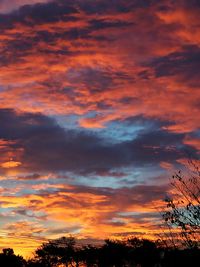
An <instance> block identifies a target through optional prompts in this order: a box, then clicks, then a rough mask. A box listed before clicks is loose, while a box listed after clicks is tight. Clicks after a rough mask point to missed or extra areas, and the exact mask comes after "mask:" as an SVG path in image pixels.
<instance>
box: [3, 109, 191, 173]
mask: <svg viewBox="0 0 200 267" xmlns="http://www.w3.org/2000/svg"><path fill="white" fill-rule="evenodd" d="M0 118H1V125H2V131H1V134H0V139H2V140H7V141H8V148H7V150H8V152H7V153H8V154H9V150H10V151H12V150H13V151H15V150H16V152H17V151H21V153H19V155H17V153H16V156H15V157H16V160H15V161H13V162H18V161H19V162H20V164H15V166H13V167H18V168H19V169H21V170H23V169H24V171H25V170H29V171H33V172H38V171H64V170H65V171H72V172H75V173H76V172H77V173H93V172H97V173H98V172H99V171H102V170H103V171H106V170H111V169H112V168H121V167H127V166H134V165H136V166H141V165H143V164H158V163H159V162H162V161H168V160H170V161H174V160H177V159H178V158H179V157H180V156H181V152H179V151H178V150H180V149H186V148H187V146H186V145H184V144H183V139H184V135H183V134H173V133H169V132H167V131H165V130H161V129H159V128H158V129H156V128H154V129H153V130H152V131H148V132H146V133H142V132H141V133H140V135H139V136H138V137H137V138H134V139H133V140H130V141H122V142H120V143H114V144H112V143H109V142H108V140H105V139H104V138H102V137H100V136H98V134H94V133H92V132H91V131H83V130H82V131H81V130H65V129H64V128H62V127H61V126H59V125H58V124H57V123H56V121H55V120H54V119H52V118H50V117H47V116H45V115H42V114H39V113H38V114H37V113H20V112H19V113H16V112H15V111H14V110H11V109H1V110H0ZM10 141H13V142H14V143H11V144H10V143H9V142H10ZM181 147H182V148H181ZM188 149H189V150H190V151H191V153H194V154H195V150H194V149H192V148H191V147H190V146H189V147H188ZM18 157H19V158H18ZM17 158H18V160H17ZM11 163H12V162H11ZM11 163H10V164H11ZM3 164H5V163H3Z"/></svg>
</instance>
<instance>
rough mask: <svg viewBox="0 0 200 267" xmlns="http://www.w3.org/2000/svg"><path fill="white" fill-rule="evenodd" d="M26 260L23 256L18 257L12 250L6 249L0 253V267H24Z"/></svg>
mask: <svg viewBox="0 0 200 267" xmlns="http://www.w3.org/2000/svg"><path fill="white" fill-rule="evenodd" d="M25 263H26V262H25V260H24V259H23V257H21V256H16V255H15V254H14V251H13V249H12V248H4V249H3V250H2V253H0V266H2V267H3V266H5V267H24V266H25Z"/></svg>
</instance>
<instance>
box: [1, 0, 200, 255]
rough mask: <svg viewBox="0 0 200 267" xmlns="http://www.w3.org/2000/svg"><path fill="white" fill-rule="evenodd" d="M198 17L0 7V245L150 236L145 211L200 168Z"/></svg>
mask: <svg viewBox="0 0 200 267" xmlns="http://www.w3.org/2000/svg"><path fill="white" fill-rule="evenodd" d="M199 9H200V5H199V2H198V1H195V0H194V1H186V0H180V1H165V0H162V1H146V0H142V1H141V0H140V1H139V0H130V1H129V0H126V1H122V0H114V1H107V0H97V1H90V0H85V1H82V0H69V1H62V0H54V1H46V0H44V1H42V0H35V1H28V0H23V1H16V0H15V1H14V0H13V1H0V23H1V29H0V68H1V71H0V152H1V153H0V167H1V168H0V181H1V183H2V185H1V187H0V193H1V208H0V212H1V214H2V218H3V219H2V222H1V229H2V234H1V242H2V246H4V245H5V246H6V240H10V241H9V242H10V244H12V243H15V247H16V249H17V250H18V251H20V250H21V249H22V245H20V242H23V246H24V248H26V252H24V253H26V254H27V253H29V252H30V251H31V250H33V248H34V247H36V246H37V244H38V243H39V242H40V241H43V240H45V238H51V237H55V236H59V234H64V233H66V234H67V233H73V234H75V235H79V236H80V237H82V238H88V239H93V238H100V237H109V236H112V237H114V236H115V237H120V236H124V235H128V234H129V233H138V234H142V235H145V236H149V235H150V233H154V232H156V231H158V229H156V227H155V224H154V222H155V221H156V220H157V218H158V214H156V212H155V210H152V208H151V207H152V205H154V206H156V207H158V206H160V205H162V202H161V200H162V198H164V195H165V193H166V192H167V191H168V190H170V189H169V188H168V186H167V184H168V177H169V176H170V175H171V173H173V171H174V169H176V168H180V167H181V164H182V163H183V162H185V158H186V157H187V156H188V155H189V156H190V157H192V158H198V157H199V148H200V141H199V137H200V133H199V107H200V90H199V76H200V73H199V69H200V68H199V67H200V66H199V58H200V38H199V11H200V10H199ZM63 214H64V215H65V216H64V215H63ZM63 218H65V219H63ZM77 218H78V219H77ZM55 222H56V223H55ZM55 225H57V226H56V227H55ZM16 228H17V229H19V232H18V234H16V233H15V231H14V229H16ZM21 228H24V229H27V230H26V232H27V235H28V236H24V233H22V232H21V231H20V229H21ZM64 229H66V231H65V230H64ZM26 239H27V240H28V242H27V243H26V242H25V240H26ZM16 240H19V242H17V241H16Z"/></svg>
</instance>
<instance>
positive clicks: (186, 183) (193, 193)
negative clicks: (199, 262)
mask: <svg viewBox="0 0 200 267" xmlns="http://www.w3.org/2000/svg"><path fill="white" fill-rule="evenodd" d="M171 185H172V186H173V189H174V194H173V195H174V197H167V198H166V199H165V201H166V203H167V205H166V208H167V209H166V210H165V211H164V213H163V218H164V220H165V222H166V224H167V225H168V226H169V227H171V229H176V228H177V229H179V230H180V232H179V238H180V239H181V241H182V245H184V246H186V247H189V248H192V247H200V169H199V167H198V165H197V164H196V163H194V162H193V161H190V162H189V168H188V170H187V173H186V174H185V173H183V172H182V171H178V172H176V173H175V175H173V176H172V182H171ZM174 240H175V238H174Z"/></svg>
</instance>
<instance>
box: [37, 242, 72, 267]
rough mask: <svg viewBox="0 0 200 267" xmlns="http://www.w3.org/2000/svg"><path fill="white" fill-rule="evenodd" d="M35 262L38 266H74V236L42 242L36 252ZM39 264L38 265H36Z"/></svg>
mask: <svg viewBox="0 0 200 267" xmlns="http://www.w3.org/2000/svg"><path fill="white" fill-rule="evenodd" d="M35 254H36V257H35V259H36V260H35V262H34V264H40V265H38V266H45V267H56V266H59V265H61V264H62V265H63V266H66V267H68V266H73V262H74V255H75V239H74V238H73V237H68V238H66V237H61V238H59V239H56V240H50V241H48V242H47V243H44V244H42V246H41V247H40V248H38V249H37V250H36V252H35ZM36 266H37V265H36Z"/></svg>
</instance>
